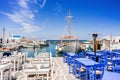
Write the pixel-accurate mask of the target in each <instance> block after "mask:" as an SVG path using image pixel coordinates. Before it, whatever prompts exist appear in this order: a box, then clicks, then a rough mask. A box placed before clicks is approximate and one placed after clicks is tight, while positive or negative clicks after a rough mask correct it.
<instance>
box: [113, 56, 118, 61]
mask: <svg viewBox="0 0 120 80" xmlns="http://www.w3.org/2000/svg"><path fill="white" fill-rule="evenodd" d="M112 60H113V61H116V60H120V57H114V58H112Z"/></svg>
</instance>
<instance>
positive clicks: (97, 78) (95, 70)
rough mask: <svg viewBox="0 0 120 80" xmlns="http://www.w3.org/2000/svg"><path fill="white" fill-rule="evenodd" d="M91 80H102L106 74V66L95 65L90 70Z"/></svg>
mask: <svg viewBox="0 0 120 80" xmlns="http://www.w3.org/2000/svg"><path fill="white" fill-rule="evenodd" d="M89 74H90V75H89V77H90V80H102V77H103V74H104V65H103V64H95V65H94V67H91V68H89Z"/></svg>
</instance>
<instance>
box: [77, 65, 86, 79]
mask: <svg viewBox="0 0 120 80" xmlns="http://www.w3.org/2000/svg"><path fill="white" fill-rule="evenodd" d="M85 75H86V69H85V67H83V66H81V65H80V64H79V63H78V64H77V66H76V68H75V76H76V77H78V78H79V79H80V80H82V79H83V78H85Z"/></svg>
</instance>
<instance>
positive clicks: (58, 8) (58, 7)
mask: <svg viewBox="0 0 120 80" xmlns="http://www.w3.org/2000/svg"><path fill="white" fill-rule="evenodd" d="M56 5H57V7H56V11H57V12H61V5H60V3H58V2H57V3H56Z"/></svg>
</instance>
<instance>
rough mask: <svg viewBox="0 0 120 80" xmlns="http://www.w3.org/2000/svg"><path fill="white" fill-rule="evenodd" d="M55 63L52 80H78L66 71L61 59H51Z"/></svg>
mask: <svg viewBox="0 0 120 80" xmlns="http://www.w3.org/2000/svg"><path fill="white" fill-rule="evenodd" d="M53 62H54V63H55V67H54V70H55V72H54V74H53V79H52V80H78V79H77V78H75V76H74V75H73V74H70V73H69V71H68V66H67V64H66V63H64V62H63V61H62V57H56V58H53Z"/></svg>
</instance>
